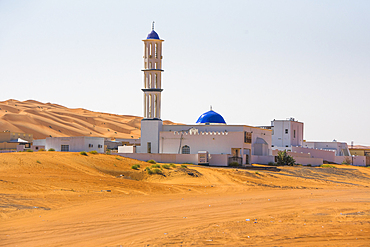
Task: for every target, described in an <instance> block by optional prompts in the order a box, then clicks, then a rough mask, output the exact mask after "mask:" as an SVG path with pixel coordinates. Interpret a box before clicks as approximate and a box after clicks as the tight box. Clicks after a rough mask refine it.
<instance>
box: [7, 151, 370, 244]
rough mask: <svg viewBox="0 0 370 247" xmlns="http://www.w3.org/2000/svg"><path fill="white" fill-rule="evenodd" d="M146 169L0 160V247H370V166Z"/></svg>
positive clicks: (114, 160) (64, 157) (40, 157)
mask: <svg viewBox="0 0 370 247" xmlns="http://www.w3.org/2000/svg"><path fill="white" fill-rule="evenodd" d="M133 164H140V166H141V167H140V168H139V169H138V170H133V169H131V166H132V165H133ZM150 165H151V164H149V163H147V162H142V161H137V160H132V159H128V158H122V157H118V156H114V155H104V154H97V155H92V154H89V155H88V156H83V155H80V154H78V153H58V152H38V153H8V154H0V246H121V245H122V246H181V245H182V246H190V245H192V246H202V245H215V246H247V245H248V246H249V245H251V246H342V245H346V246H347V245H349V246H367V245H368V244H369V242H370V197H369V194H370V187H369V186H370V168H364V167H351V166H345V165H337V168H315V167H301V166H297V167H279V168H280V169H281V171H279V172H273V171H253V170H242V169H229V168H217V169H216V168H208V167H200V166H196V165H188V167H186V168H181V167H180V166H179V165H177V167H176V168H170V169H162V172H163V174H161V175H158V174H156V175H149V174H148V173H147V172H146V171H145V170H144V169H145V167H147V166H150ZM247 219H248V220H247Z"/></svg>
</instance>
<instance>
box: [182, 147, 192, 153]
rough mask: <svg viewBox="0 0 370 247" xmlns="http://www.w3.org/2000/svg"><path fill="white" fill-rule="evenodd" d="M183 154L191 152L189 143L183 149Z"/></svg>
mask: <svg viewBox="0 0 370 247" xmlns="http://www.w3.org/2000/svg"><path fill="white" fill-rule="evenodd" d="M181 153H182V154H190V147H189V146H188V145H185V146H183V147H182V149H181Z"/></svg>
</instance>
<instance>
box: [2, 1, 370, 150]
mask: <svg viewBox="0 0 370 247" xmlns="http://www.w3.org/2000/svg"><path fill="white" fill-rule="evenodd" d="M152 21H155V23H156V24H155V30H156V31H157V32H158V34H159V36H160V38H162V39H164V40H165V42H164V43H163V69H164V70H165V72H164V73H163V79H162V87H163V89H164V91H163V93H162V119H168V120H172V121H174V122H180V123H195V121H196V120H197V118H198V117H199V116H200V115H201V114H202V113H203V112H206V111H208V110H209V106H210V105H212V106H213V110H215V111H216V112H218V113H220V114H221V115H222V116H223V117H224V118H225V120H226V122H227V123H229V124H246V125H255V126H256V125H257V126H258V125H269V124H270V121H271V120H273V119H286V118H289V117H295V118H296V119H298V120H299V121H302V122H304V124H305V139H306V140H322V141H332V140H333V139H336V140H338V141H346V142H348V143H350V142H351V141H354V143H355V144H370V128H369V127H370V126H369V123H370V108H369V105H370V104H369V98H370V1H368V0H364V1H356V0H348V1H340V0H332V1H323V0H320V1H314V0H310V1H299V0H292V1H278V0H271V1H267V0H266V1H263V0H255V1H245V0H240V1H230V0H229V1H215V0H212V1H199V0H198V1H189V0H187V1H173V0H171V1H170V0H168V1H160V0H158V1H122V0H117V1H109V0H104V1H92V0H88V1H87V0H86V1H78V0H70V1H68V0H60V1H52V0H45V1H41V0H39V1H32V0H27V1H26V0H25V1H16V0H0V85H1V90H0V101H3V100H7V99H17V100H22V101H23V100H28V99H33V100H37V101H41V102H44V103H46V102H51V103H57V104H61V105H63V106H66V107H70V108H79V107H81V108H86V109H88V110H93V111H102V112H109V113H116V114H124V115H125V114H127V115H136V116H142V115H143V106H142V102H143V95H142V91H141V90H140V89H141V88H142V87H143V72H142V71H141V69H142V68H143V42H142V39H145V38H146V36H147V34H148V33H149V32H150V31H151V23H152Z"/></svg>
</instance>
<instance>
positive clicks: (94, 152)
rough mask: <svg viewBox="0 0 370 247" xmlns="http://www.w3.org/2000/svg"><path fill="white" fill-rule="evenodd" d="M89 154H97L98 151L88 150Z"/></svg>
mask: <svg viewBox="0 0 370 247" xmlns="http://www.w3.org/2000/svg"><path fill="white" fill-rule="evenodd" d="M89 154H98V152H97V151H96V150H92V151H90V152H89Z"/></svg>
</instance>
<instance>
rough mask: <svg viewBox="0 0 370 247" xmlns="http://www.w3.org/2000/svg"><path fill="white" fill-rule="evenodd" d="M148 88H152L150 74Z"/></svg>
mask: <svg viewBox="0 0 370 247" xmlns="http://www.w3.org/2000/svg"><path fill="white" fill-rule="evenodd" d="M148 88H152V74H149V83H148Z"/></svg>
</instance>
